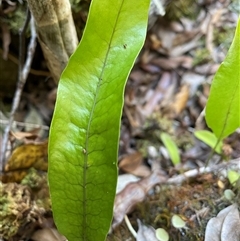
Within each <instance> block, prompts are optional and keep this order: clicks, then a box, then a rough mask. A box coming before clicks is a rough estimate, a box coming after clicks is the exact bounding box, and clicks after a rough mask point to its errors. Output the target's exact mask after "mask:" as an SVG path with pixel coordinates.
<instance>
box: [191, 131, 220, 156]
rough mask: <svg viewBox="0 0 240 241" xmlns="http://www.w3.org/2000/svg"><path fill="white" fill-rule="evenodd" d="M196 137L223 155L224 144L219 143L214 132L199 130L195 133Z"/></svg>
mask: <svg viewBox="0 0 240 241" xmlns="http://www.w3.org/2000/svg"><path fill="white" fill-rule="evenodd" d="M194 135H195V137H196V138H198V139H199V140H201V141H203V142H204V143H206V144H207V145H208V146H210V147H211V148H212V149H215V151H216V152H217V153H218V154H221V153H222V146H223V142H222V141H218V139H217V137H216V136H215V135H214V134H213V133H212V132H210V131H207V130H198V131H195V132H194Z"/></svg>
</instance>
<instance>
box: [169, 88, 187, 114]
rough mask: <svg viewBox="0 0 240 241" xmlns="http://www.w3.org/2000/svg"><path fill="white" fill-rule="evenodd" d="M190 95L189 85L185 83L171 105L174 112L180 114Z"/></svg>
mask: <svg viewBox="0 0 240 241" xmlns="http://www.w3.org/2000/svg"><path fill="white" fill-rule="evenodd" d="M188 97H189V86H188V85H183V86H182V87H181V88H180V91H179V92H178V93H177V94H176V96H175V100H174V102H173V103H172V105H171V109H172V110H173V112H174V114H175V115H176V116H178V115H179V114H180V113H181V112H182V111H183V110H184V109H185V107H186V105H187V101H188Z"/></svg>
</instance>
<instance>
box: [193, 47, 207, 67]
mask: <svg viewBox="0 0 240 241" xmlns="http://www.w3.org/2000/svg"><path fill="white" fill-rule="evenodd" d="M210 60H211V56H210V54H209V51H208V50H207V49H205V48H198V49H197V50H196V51H195V52H194V60H193V66H196V65H200V64H204V63H206V62H208V61H210Z"/></svg>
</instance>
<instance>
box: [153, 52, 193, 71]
mask: <svg viewBox="0 0 240 241" xmlns="http://www.w3.org/2000/svg"><path fill="white" fill-rule="evenodd" d="M151 63H153V64H156V65H157V66H159V67H160V68H163V69H165V70H173V69H176V68H178V67H180V66H183V67H184V68H186V69H190V68H191V67H192V64H193V58H191V57H189V56H184V55H183V56H178V57H173V58H168V59H166V58H156V59H153V60H152V61H151Z"/></svg>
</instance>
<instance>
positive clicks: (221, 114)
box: [206, 20, 240, 139]
mask: <svg viewBox="0 0 240 241" xmlns="http://www.w3.org/2000/svg"><path fill="white" fill-rule="evenodd" d="M239 95H240V20H239V21H238V26H237V29H236V33H235V37H234V39H233V42H232V45H231V47H230V49H229V51H228V54H227V56H226V59H225V60H224V62H223V63H222V64H221V66H220V68H219V69H218V71H217V73H216V75H215V77H214V79H213V83H212V86H211V91H210V95H209V99H208V102H207V106H206V121H207V124H208V126H209V127H210V128H211V129H212V131H213V132H214V133H215V135H216V136H217V137H218V138H219V139H223V138H224V137H226V136H228V135H229V134H231V133H233V132H234V131H235V130H236V129H237V128H238V127H239V126H240V102H239V101H240V99H239V98H240V97H239Z"/></svg>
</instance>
